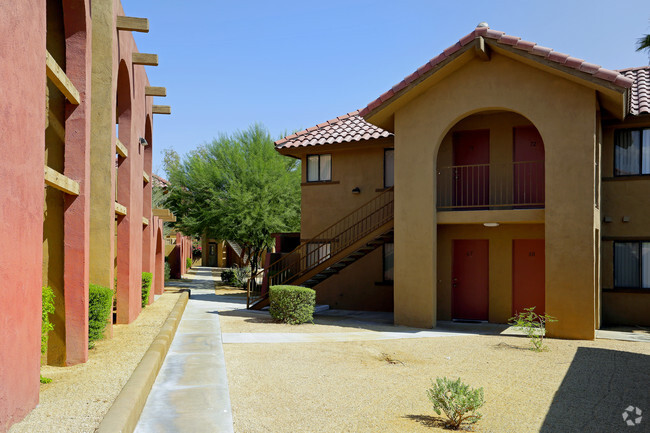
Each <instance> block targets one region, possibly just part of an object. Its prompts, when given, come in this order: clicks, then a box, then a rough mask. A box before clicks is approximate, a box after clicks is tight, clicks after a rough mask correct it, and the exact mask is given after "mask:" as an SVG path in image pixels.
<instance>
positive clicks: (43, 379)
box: [41, 375, 52, 383]
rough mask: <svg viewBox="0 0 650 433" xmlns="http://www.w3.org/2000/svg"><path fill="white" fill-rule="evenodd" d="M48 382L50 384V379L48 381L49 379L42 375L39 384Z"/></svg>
mask: <svg viewBox="0 0 650 433" xmlns="http://www.w3.org/2000/svg"><path fill="white" fill-rule="evenodd" d="M50 382H52V379H50V378H49V377H44V376H43V375H41V383H50Z"/></svg>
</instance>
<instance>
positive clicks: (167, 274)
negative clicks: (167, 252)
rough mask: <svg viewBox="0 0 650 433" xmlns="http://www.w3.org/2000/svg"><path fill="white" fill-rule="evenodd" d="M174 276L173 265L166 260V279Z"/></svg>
mask: <svg viewBox="0 0 650 433" xmlns="http://www.w3.org/2000/svg"><path fill="white" fill-rule="evenodd" d="M171 276H172V267H171V266H169V263H167V262H165V281H169V279H170V278H171Z"/></svg>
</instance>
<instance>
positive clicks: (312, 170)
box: [307, 154, 332, 182]
mask: <svg viewBox="0 0 650 433" xmlns="http://www.w3.org/2000/svg"><path fill="white" fill-rule="evenodd" d="M331 180H332V155H330V154H322V155H307V182H329V181H331Z"/></svg>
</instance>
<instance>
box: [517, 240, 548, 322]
mask: <svg viewBox="0 0 650 433" xmlns="http://www.w3.org/2000/svg"><path fill="white" fill-rule="evenodd" d="M544 260H545V259H544V239H514V240H513V241H512V313H513V314H516V313H522V312H524V308H530V307H535V312H536V313H537V314H544V309H545V308H546V306H545V289H544V287H545V276H544V271H545V268H544Z"/></svg>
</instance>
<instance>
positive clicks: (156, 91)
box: [144, 86, 167, 97]
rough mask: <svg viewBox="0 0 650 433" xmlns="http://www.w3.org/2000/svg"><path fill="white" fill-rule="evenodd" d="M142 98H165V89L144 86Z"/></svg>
mask: <svg viewBox="0 0 650 433" xmlns="http://www.w3.org/2000/svg"><path fill="white" fill-rule="evenodd" d="M144 96H162V97H165V96H167V88H165V87H153V86H145V88H144Z"/></svg>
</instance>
